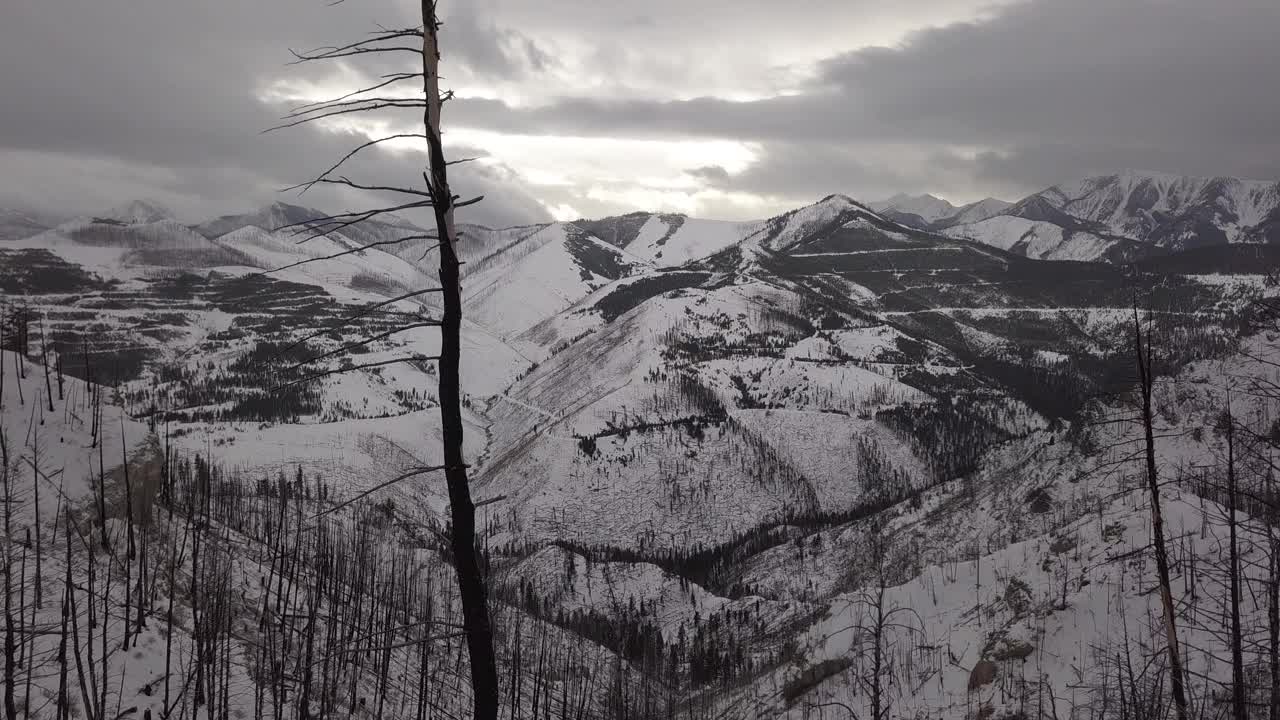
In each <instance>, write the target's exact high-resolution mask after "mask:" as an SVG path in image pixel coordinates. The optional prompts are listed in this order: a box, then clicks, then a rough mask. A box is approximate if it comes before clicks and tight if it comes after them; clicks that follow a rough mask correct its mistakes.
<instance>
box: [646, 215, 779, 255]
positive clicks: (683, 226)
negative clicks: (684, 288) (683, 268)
mask: <svg viewBox="0 0 1280 720" xmlns="http://www.w3.org/2000/svg"><path fill="white" fill-rule="evenodd" d="M759 227H760V223H759V222H745V223H740V222H725V221H720V220H699V219H697V218H691V217H687V216H684V215H653V216H651V217H650V218H649V219H648V221H647V222H645V223H644V225H642V226H641V227H640V231H639V232H638V233H637V235H636V237H635V239H633V240H632V241H631V242H629V243H627V245H626V246H625V247H626V250H627V252H628V253H630V254H632V255H634V256H636V257H638V258H641V259H643V260H647V261H649V262H651V263H653V264H654V265H657V266H658V267H677V266H680V265H684V264H685V263H688V262H690V261H693V260H701V259H702V258H705V257H709V256H711V255H714V254H716V253H717V252H720V251H721V250H724V249H725V248H727V247H730V246H733V245H736V244H738V243H740V242H742V240H743V239H744V238H746V237H747V236H749V235H751V234H752V233H753V232H755V231H756V230H757V229H758V228H759Z"/></svg>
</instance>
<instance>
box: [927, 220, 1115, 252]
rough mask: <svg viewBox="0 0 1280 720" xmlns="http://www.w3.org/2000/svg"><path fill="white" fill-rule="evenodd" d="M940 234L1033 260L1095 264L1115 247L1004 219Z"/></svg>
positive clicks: (1067, 232) (1080, 235)
mask: <svg viewBox="0 0 1280 720" xmlns="http://www.w3.org/2000/svg"><path fill="white" fill-rule="evenodd" d="M943 234H945V235H947V236H948V237H954V238H964V239H967V240H974V241H976V242H980V243H983V244H985V245H990V246H992V247H996V248H1000V249H1001V250H1007V251H1009V252H1012V253H1015V254H1017V255H1024V256H1026V257H1029V258H1034V259H1036V260H1098V259H1101V258H1103V257H1104V256H1105V255H1106V252H1107V250H1109V249H1110V248H1111V247H1113V246H1114V245H1115V240H1112V239H1106V238H1101V237H1098V236H1097V235H1093V234H1091V233H1087V232H1073V231H1071V230H1067V229H1064V228H1063V227H1062V226H1060V225H1055V224H1053V223H1050V222H1042V221H1037V220H1027V219H1025V218H1020V217H1011V216H1008V215H997V216H996V217H992V218H989V219H987V220H982V221H980V222H976V223H971V224H962V225H955V226H953V227H949V228H947V229H945V230H943Z"/></svg>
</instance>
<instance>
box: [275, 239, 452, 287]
mask: <svg viewBox="0 0 1280 720" xmlns="http://www.w3.org/2000/svg"><path fill="white" fill-rule="evenodd" d="M322 234H323V233H322ZM435 239H436V237H435V236H434V235H405V236H404V237H398V238H392V239H390V240H378V241H376V242H371V243H369V244H368V245H361V246H359V247H354V248H351V249H350V250H343V251H342V252H338V253H333V254H332V255H324V256H321V257H313V258H307V259H306V260H299V261H297V262H293V263H289V264H288V265H281V266H280V267H278V268H272V269H270V270H263V271H262V272H260V273H257V275H258V276H262V275H270V274H271V273H277V272H281V271H283V270H289V269H291V268H296V267H298V266H299V265H307V264H309V263H313V262H320V261H321V260H333V259H335V258H340V257H346V256H347V255H358V254H360V253H362V252H364V251H365V250H368V249H369V248H375V247H381V246H383V245H399V244H400V243H402V242H407V241H409V240H435ZM436 290H439V288H436Z"/></svg>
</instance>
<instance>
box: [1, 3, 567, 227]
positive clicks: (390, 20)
mask: <svg viewBox="0 0 1280 720" xmlns="http://www.w3.org/2000/svg"><path fill="white" fill-rule="evenodd" d="M357 6H358V7H357ZM412 22H413V20H412V18H411V17H410V16H409V15H407V14H405V13H404V12H403V9H402V8H401V6H400V5H399V4H397V3H394V2H391V1H390V0H378V1H377V2H372V3H370V2H362V3H344V4H340V5H337V6H334V7H326V3H323V2H313V1H312V0H272V1H271V2H258V1H257V0H226V1H225V2H219V3H212V4H210V3H198V2H195V1H194V0H133V1H132V2H131V3H130V4H129V12H123V11H122V9H121V8H120V7H118V6H110V4H104V3H96V2H90V1H88V0H39V2H35V1H33V0H19V2H17V3H16V4H11V5H7V6H6V9H5V20H4V22H3V23H0V66H3V67H5V68H6V71H5V72H4V73H0V97H5V98H10V99H13V100H16V101H6V102H4V103H0V158H5V159H6V162H5V168H6V172H5V173H4V175H3V177H0V203H3V202H4V200H5V198H6V197H8V198H18V199H22V200H25V202H26V204H29V205H36V206H37V207H45V208H50V209H60V210H70V211H72V212H91V211H94V210H99V209H101V208H102V205H101V203H108V204H109V203H114V202H121V201H124V200H128V199H131V198H135V197H138V196H140V195H144V196H147V197H157V198H158V199H161V200H167V201H168V202H169V204H170V205H171V206H173V207H174V209H175V210H177V211H179V212H182V213H184V214H186V215H188V216H202V215H209V214H215V213H219V212H226V211H229V210H239V209H242V208H244V207H246V206H248V205H253V204H259V203H264V202H269V201H271V200H274V199H276V198H275V196H274V191H275V190H278V189H279V188H282V187H285V186H288V185H292V184H294V183H296V182H299V181H302V180H305V179H307V178H309V177H311V176H312V175H314V174H316V173H318V172H320V171H322V170H323V169H324V168H325V167H327V164H326V161H328V162H332V161H333V160H336V159H337V158H338V157H340V156H341V155H342V154H343V153H344V152H346V151H347V150H348V149H350V147H352V146H353V145H355V144H358V143H359V142H360V140H361V138H359V137H358V136H356V135H353V134H350V133H343V132H332V131H329V130H325V129H323V128H321V127H319V126H309V127H302V128H295V129H290V130H284V131H279V132H272V133H267V134H262V132H261V131H262V130H264V129H266V128H269V127H272V126H273V125H275V124H276V123H277V122H278V120H279V116H280V114H281V113H282V112H283V111H284V110H286V109H287V108H285V107H284V106H272V105H268V104H265V103H263V102H262V101H261V100H260V99H259V94H260V92H261V91H262V90H263V89H264V87H265V86H267V85H268V84H269V83H270V82H271V81H272V80H273V78H279V77H290V78H293V79H295V80H317V79H321V78H322V77H323V76H322V74H321V71H322V69H319V68H317V69H314V70H313V69H310V68H308V67H302V66H295V67H291V68H287V67H286V63H287V62H288V61H289V60H290V55H289V52H288V49H289V48H309V47H315V46H320V45H325V44H330V43H334V42H337V41H342V40H344V39H346V40H347V41H350V40H351V39H353V38H357V37H361V36H362V35H363V33H366V32H369V31H372V30H375V29H376V25H375V23H380V24H382V25H384V26H388V27H398V26H407V25H411V24H412ZM327 71H332V69H329V70H327ZM405 120H406V121H407V120H409V118H405ZM366 160H367V161H368V162H366V163H365V165H364V168H365V169H366V170H368V171H369V172H371V173H372V177H378V178H382V177H398V178H400V177H403V178H407V179H408V181H412V180H413V179H414V178H418V182H419V183H420V177H419V176H418V175H417V171H418V169H419V168H420V166H421V164H422V162H421V156H416V157H415V156H414V155H413V154H410V153H398V154H397V153H389V152H373V153H370V154H369V155H368V156H367V158H366ZM17 163H20V164H17ZM77 166H83V167H85V168H91V169H92V172H83V171H82V172H76V171H75V168H76V167H77ZM60 171H67V172H60ZM28 178H38V179H39V180H40V182H39V183H38V185H39V187H41V188H42V191H41V192H39V193H38V194H37V193H36V192H35V190H34V189H33V187H32V183H31V182H30V181H29V180H28ZM59 178H60V179H61V183H59ZM455 178H456V183H457V184H458V186H459V188H460V189H461V190H462V191H467V192H474V193H484V194H486V195H487V196H488V201H487V202H486V203H483V204H481V205H478V206H475V208H474V209H470V212H468V215H469V216H470V219H472V220H475V221H480V222H487V223H492V224H505V223H508V222H512V221H529V220H534V219H543V218H545V217H546V211H545V209H543V208H541V206H540V205H539V204H538V203H537V201H536V200H534V199H533V198H532V196H530V195H529V193H528V190H527V188H525V187H523V185H522V183H521V182H520V180H519V179H518V178H516V177H514V176H512V175H510V174H508V175H507V176H505V177H500V176H499V174H498V171H497V170H496V169H495V168H493V167H491V166H490V167H485V166H479V165H463V166H458V169H457V171H456V173H455ZM33 195H34V197H33ZM308 200H309V201H310V202H313V203H314V204H317V205H322V206H328V205H330V204H332V205H340V206H344V207H345V206H347V205H357V206H361V205H367V203H368V202H369V198H367V197H365V196H363V195H359V194H352V193H337V192H315V193H314V198H308Z"/></svg>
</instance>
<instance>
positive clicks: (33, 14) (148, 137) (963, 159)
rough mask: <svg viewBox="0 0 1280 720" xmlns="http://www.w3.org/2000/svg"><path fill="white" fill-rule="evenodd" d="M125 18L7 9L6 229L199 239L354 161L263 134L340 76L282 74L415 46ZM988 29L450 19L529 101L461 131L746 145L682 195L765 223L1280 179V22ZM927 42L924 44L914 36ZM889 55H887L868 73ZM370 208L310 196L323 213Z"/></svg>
mask: <svg viewBox="0 0 1280 720" xmlns="http://www.w3.org/2000/svg"><path fill="white" fill-rule="evenodd" d="M117 5H118V4H112V3H102V2H91V1H90V0H16V2H10V3H8V4H7V5H6V6H5V12H4V21H3V23H0V67H4V68H5V72H3V73H0V97H4V98H5V101H4V102H3V103H0V162H3V164H4V167H5V170H6V172H5V173H3V174H2V175H0V204H3V203H4V201H5V198H6V197H21V198H26V199H28V200H31V199H32V198H33V196H34V199H35V200H36V201H39V202H40V203H41V204H43V205H44V206H46V207H50V208H59V209H65V208H66V207H67V206H76V205H87V204H88V203H90V202H93V203H100V202H105V201H109V200H124V199H128V198H129V197H133V196H137V195H139V194H147V195H150V196H159V199H161V200H168V201H169V202H170V204H172V205H174V206H175V207H176V208H177V209H179V210H184V211H187V212H189V213H193V214H196V213H208V212H221V211H225V210H227V209H238V208H239V207H242V206H244V205H247V204H252V203H257V202H263V201H266V200H269V199H271V198H270V190H272V189H274V188H277V187H280V186H283V185H289V184H292V183H294V182H297V181H299V180H302V179H305V178H307V177H309V176H310V175H312V174H314V173H315V172H317V171H318V170H321V169H323V167H325V161H326V160H328V159H330V158H333V157H336V156H338V155H340V154H341V153H342V152H344V151H345V149H346V148H347V147H349V146H350V145H351V143H352V142H353V141H354V140H356V139H357V138H356V136H354V135H352V134H350V133H348V132H335V131H332V130H325V129H321V128H318V127H317V128H308V129H301V130H294V131H288V132H281V133H270V134H267V135H260V134H259V131H261V130H262V129H263V128H266V127H269V126H271V125H272V124H273V123H274V122H275V121H276V120H277V118H278V115H279V113H280V112H282V111H283V109H284V108H283V107H281V106H272V105H268V104H264V103H263V102H262V101H261V100H260V99H259V97H260V95H261V93H262V91H263V90H264V89H267V88H269V87H271V84H272V83H273V82H276V81H279V80H280V79H282V78H287V79H289V80H290V81H291V82H294V83H295V84H296V83H300V82H313V83H322V82H329V81H331V80H332V79H333V77H334V76H333V72H334V70H335V69H330V70H327V71H325V70H319V69H312V68H308V67H305V66H304V67H286V66H285V63H286V61H287V60H288V59H289V55H288V53H287V48H290V47H292V48H305V47H313V46H317V45H323V44H327V43H332V42H335V41H341V40H344V39H348V38H351V37H353V36H356V35H358V34H359V33H362V32H366V31H369V30H372V29H375V27H376V25H375V23H378V24H381V25H384V26H389V27H394V26H404V25H411V24H413V23H414V19H413V18H412V10H413V5H412V4H405V3H402V2H399V1H398V0H363V1H362V2H347V3H341V4H338V5H336V6H332V7H329V6H327V5H328V3H326V2H324V0H271V1H270V2H261V1H260V0H223V2H219V3H202V2H196V0H131V2H130V3H129V7H128V12H123V11H122V9H121V8H120V7H118V6H117ZM987 5H988V2H987V0H918V1H917V2H912V3H901V2H896V1H893V2H890V0H796V2H794V3H792V4H791V5H789V6H788V8H787V12H782V13H780V12H779V11H778V8H777V5H776V3H775V2H772V0H769V1H766V0H739V1H737V2H732V3H730V2H728V0H704V1H701V2H689V1H688V0H654V2H652V3H649V4H647V5H646V6H645V7H644V8H643V14H638V13H637V11H636V10H635V9H634V8H630V9H624V8H620V7H619V6H618V5H617V4H616V3H601V2H598V0H554V1H553V0H537V1H535V0H474V1H471V0H467V1H464V0H454V2H451V3H449V4H448V5H446V14H445V20H446V36H445V49H446V54H447V59H448V60H452V61H453V62H454V64H453V65H451V66H450V73H452V75H450V76H449V77H448V79H449V80H450V81H451V82H454V83H457V84H459V85H462V86H467V85H468V84H471V85H476V86H477V87H487V88H491V89H492V90H493V91H494V92H491V93H489V94H490V95H492V96H493V97H504V98H505V97H507V94H506V92H507V91H508V90H511V91H512V92H513V95H512V97H515V98H516V100H514V101H506V102H504V101H502V100H495V99H481V98H459V99H456V100H455V101H453V102H451V103H450V104H449V105H448V106H447V108H446V122H447V123H449V124H451V126H453V127H462V128H469V129H474V130H491V131H495V132H499V133H505V134H510V135H544V136H561V137H565V138H573V137H580V136H596V137H608V138H624V139H658V140H672V139H689V138H693V139H722V140H738V141H743V142H749V143H752V147H754V148H755V149H756V154H757V156H758V157H757V162H756V163H755V164H754V165H751V166H749V167H747V169H745V170H742V171H740V172H735V173H728V172H725V171H724V170H723V168H719V169H717V168H712V167H695V168H694V169H692V170H686V171H685V172H686V174H687V175H688V176H689V177H695V178H697V179H698V180H699V181H700V182H701V183H703V184H704V185H705V186H706V187H710V188H714V189H716V190H722V191H725V192H729V193H737V194H755V195H757V196H759V197H761V198H771V199H773V201H777V200H778V199H780V198H782V199H787V200H788V201H789V200H790V199H796V200H804V199H811V198H813V197H820V196H822V195H825V194H827V193H829V192H847V193H850V194H854V195H856V196H860V197H864V198H870V197H874V196H879V195H887V194H890V193H892V192H897V191H909V192H921V191H935V192H940V193H943V194H950V195H954V196H957V197H960V198H964V197H966V196H967V197H970V198H976V197H978V196H981V195H985V194H989V193H997V194H1001V195H1006V196H1011V195H1017V194H1019V193H1021V192H1027V191H1031V190H1035V189H1038V188H1040V187H1043V186H1045V185H1049V184H1052V183H1055V182H1059V181H1063V180H1067V179H1070V178H1073V177H1076V176H1079V175H1082V174H1087V173H1092V172H1106V171H1111V170H1115V169H1118V168H1121V167H1139V168H1150V169H1156V170H1165V171H1170V172H1184V173H1192V174H1235V175H1241V176H1249V177H1260V178H1274V177H1280V139H1278V136H1277V135H1276V132H1275V128H1276V127H1280V95H1277V94H1276V93H1275V92H1273V91H1272V90H1271V88H1272V87H1273V85H1274V82H1275V81H1274V78H1273V77H1272V75H1273V74H1274V72H1275V68H1277V67H1280V43H1277V42H1276V41H1275V36H1276V33H1277V31H1278V30H1280V3H1277V2H1275V0H1217V1H1215V2H1209V1H1207V0H1031V1H1027V2H1016V3H1014V4H1005V5H996V6H992V7H989V8H987V9H986V10H979V9H978V8H980V7H984V6H987ZM655 19H657V21H656V22H655V21H654V20H655ZM957 20H961V21H960V22H957ZM909 28H924V29H919V30H916V31H914V32H910V33H909V34H906V35H905V36H904V35H903V32H904V31H905V30H907V29H909ZM886 38H889V39H888V40H886ZM748 39H752V41H751V42H747V40H748ZM877 39H879V41H880V42H881V43H882V44H884V45H885V46H883V47H862V49H850V47H859V46H864V45H866V44H867V43H868V42H871V41H875V40H877ZM757 41H758V42H757ZM823 58H825V59H823ZM813 62H816V64H812V65H810V64H808V63H813ZM391 67H395V66H394V65H391V64H387V65H385V66H382V67H378V68H373V69H371V70H369V71H368V72H372V73H377V72H381V71H384V70H386V69H388V68H391ZM446 74H447V75H449V73H446ZM346 79H348V80H350V79H351V76H350V75H348V76H346ZM781 89H786V90H788V92H787V93H785V94H777V95H776V96H773V97H769V98H767V99H762V100H753V101H745V102H744V101H736V100H731V99H729V98H730V97H732V96H734V95H735V94H736V93H737V91H739V90H742V91H743V93H746V94H751V93H755V94H756V95H757V96H758V95H760V94H762V93H763V94H768V92H769V91H773V90H781ZM690 97H693V99H687V98H690ZM680 98H684V99H680ZM413 121H414V118H413V117H411V116H405V117H403V118H387V119H386V122H387V123H388V126H389V127H402V126H408V124H410V123H412V122H413ZM566 142H568V140H566ZM481 150H483V148H481ZM463 151H464V150H463V149H462V148H456V149H455V152H463ZM503 160H504V158H502V157H495V158H489V159H488V160H487V162H486V163H484V164H481V163H474V164H469V165H462V166H458V170H457V175H456V177H457V182H458V184H459V187H460V188H461V189H462V191H463V192H467V193H483V194H485V195H486V196H487V201H486V202H485V203H483V204H482V205H480V206H477V209H476V210H474V211H473V214H474V215H473V217H472V219H474V220H477V221H480V222H487V223H490V224H505V223H507V222H514V221H520V220H530V219H535V218H544V217H546V210H545V209H544V204H545V205H559V204H570V205H573V204H574V203H579V204H582V205H584V206H585V205H586V203H587V201H588V200H587V199H586V198H587V196H588V195H589V193H588V186H589V185H591V184H592V183H591V182H587V181H581V182H580V183H579V184H577V185H575V186H571V187H566V186H564V185H562V184H557V185H540V186H539V185H531V184H529V183H528V182H526V181H524V180H522V178H521V177H520V176H519V175H517V174H516V173H514V172H513V171H511V170H510V169H509V168H506V167H504V166H503V165H502V161H503ZM704 162H706V161H705V160H698V161H693V162H690V163H689V164H690V165H698V164H701V163H704ZM712 162H719V161H718V160H712ZM420 163H421V157H420V156H417V155H414V154H412V153H404V152H400V153H392V152H377V153H372V154H371V155H370V156H369V157H368V158H367V162H366V163H365V164H363V165H362V166H361V168H362V170H363V171H366V172H369V173H371V174H374V175H377V176H378V177H383V176H389V177H396V178H399V177H405V178H409V179H410V180H412V179H413V178H414V177H415V174H416V171H417V166H418V165H419V164H420ZM547 163H548V165H547V167H544V168H540V169H541V170H543V171H544V172H542V173H541V175H543V176H550V175H555V174H557V171H558V170H559V168H557V167H556V166H555V158H554V157H552V158H549V159H548V160H547ZM729 166H730V167H732V165H729ZM682 170H683V168H681V167H680V166H677V167H676V168H675V169H674V170H673V171H672V172H673V173H674V174H676V175H679V174H680V173H681V171H682ZM627 172H628V169H627V168H626V167H618V168H617V169H616V171H615V172H614V173H613V174H614V175H617V176H619V177H621V176H625V175H626V173H627ZM530 176H531V177H532V176H533V174H532V173H531V174H530ZM569 180H570V181H571V182H577V180H575V178H573V177H570V178H569ZM637 182H638V181H637ZM366 201H367V198H362V197H360V196H357V195H351V194H343V193H329V194H326V193H321V192H317V193H316V199H315V200H313V201H312V202H314V203H315V204H326V203H334V204H346V203H360V202H366ZM539 201H541V202H539ZM771 202H772V201H771ZM762 206H763V205H762ZM97 207H99V206H93V207H75V208H74V209H75V210H92V209H96V208H97ZM575 207H576V205H575ZM619 209H622V208H619ZM744 212H751V211H750V210H749V209H748V210H746V211H744Z"/></svg>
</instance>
